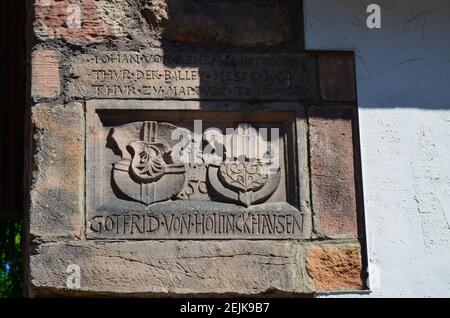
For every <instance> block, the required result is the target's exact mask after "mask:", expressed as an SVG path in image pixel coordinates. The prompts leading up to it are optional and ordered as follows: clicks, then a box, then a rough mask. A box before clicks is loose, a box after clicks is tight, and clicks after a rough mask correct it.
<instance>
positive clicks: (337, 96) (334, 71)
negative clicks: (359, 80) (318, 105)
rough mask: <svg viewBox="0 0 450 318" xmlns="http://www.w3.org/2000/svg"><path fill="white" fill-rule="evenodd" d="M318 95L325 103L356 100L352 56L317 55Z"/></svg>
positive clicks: (348, 54)
mask: <svg viewBox="0 0 450 318" xmlns="http://www.w3.org/2000/svg"><path fill="white" fill-rule="evenodd" d="M319 75H320V94H321V96H322V98H323V99H324V100H325V101H345V102H352V101H355V100H356V93H355V64H354V56H353V54H350V53H325V54H321V55H319Z"/></svg>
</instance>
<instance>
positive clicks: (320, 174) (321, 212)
mask: <svg viewBox="0 0 450 318" xmlns="http://www.w3.org/2000/svg"><path fill="white" fill-rule="evenodd" d="M355 114H356V111H355V109H353V108H351V107H345V106H326V107H311V108H310V109H309V129H310V132H309V139H310V141H309V142H310V156H311V158H310V162H311V191H312V205H313V211H314V215H315V217H314V225H315V230H316V232H317V233H318V234H319V235H321V236H327V237H355V236H357V234H358V231H357V205H356V189H355V172H354V158H353V155H354V153H353V133H352V129H353V125H352V122H353V118H354V116H355Z"/></svg>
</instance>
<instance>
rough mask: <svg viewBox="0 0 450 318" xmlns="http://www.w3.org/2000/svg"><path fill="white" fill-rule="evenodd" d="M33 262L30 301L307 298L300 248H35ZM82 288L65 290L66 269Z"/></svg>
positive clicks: (151, 244) (167, 244)
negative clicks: (82, 296)
mask: <svg viewBox="0 0 450 318" xmlns="http://www.w3.org/2000/svg"><path fill="white" fill-rule="evenodd" d="M36 253H37V254H36V255H33V256H32V257H31V284H32V287H33V289H34V290H35V296H36V294H43V293H65V294H70V293H73V294H79V293H80V292H85V293H101V294H122V295H127V294H135V295H147V296H151V295H182V294H240V295H242V294H245V295H255V294H263V293H269V294H270V293H278V294H294V293H311V292H312V291H313V290H312V289H311V286H310V285H309V284H310V280H309V278H308V275H307V273H306V267H305V255H304V249H303V247H302V246H300V245H296V244H295V243H289V242H279V243H275V242H271V243H270V244H268V243H267V242H248V241H223V242H218V241H210V242H192V241H183V242H179V241H164V242H157V241H146V242H109V243H101V242H98V243H95V242H89V243H88V242H67V243H50V244H44V245H40V246H39V247H38V248H37V250H36ZM71 264H76V265H78V266H79V267H80V271H81V286H80V287H81V288H80V289H79V290H74V291H67V290H66V282H67V276H68V274H67V273H66V269H67V266H69V265H71Z"/></svg>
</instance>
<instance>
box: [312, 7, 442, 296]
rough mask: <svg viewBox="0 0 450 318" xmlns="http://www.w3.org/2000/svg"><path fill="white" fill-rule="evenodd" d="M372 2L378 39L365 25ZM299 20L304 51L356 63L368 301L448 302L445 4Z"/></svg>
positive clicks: (326, 10)
mask: <svg viewBox="0 0 450 318" xmlns="http://www.w3.org/2000/svg"><path fill="white" fill-rule="evenodd" d="M370 3H376V4H379V5H380V6H381V8H382V28H381V29H379V30H370V29H368V28H367V26H366V18H367V16H368V14H367V13H366V8H367V5H368V4H370ZM304 11H305V12H304V15H305V26H306V30H305V45H306V49H311V50H353V51H355V55H356V72H357V86H358V104H359V118H360V134H361V147H362V150H361V151H362V167H363V186H364V196H365V198H364V200H365V215H366V227H367V229H366V230H367V236H368V239H367V242H368V254H369V275H370V282H369V283H370V288H371V291H372V292H371V293H370V294H369V295H370V296H373V297H450V1H448V0H372V1H362V0H305V1H304ZM361 295H362V296H365V295H366V294H357V293H346V294H336V295H333V296H341V297H359V296H361Z"/></svg>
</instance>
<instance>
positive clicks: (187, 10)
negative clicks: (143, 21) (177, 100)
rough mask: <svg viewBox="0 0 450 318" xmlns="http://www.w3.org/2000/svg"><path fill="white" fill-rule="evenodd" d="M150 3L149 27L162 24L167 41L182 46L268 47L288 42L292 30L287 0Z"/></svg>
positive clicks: (148, 11) (148, 10)
mask: <svg viewBox="0 0 450 318" xmlns="http://www.w3.org/2000/svg"><path fill="white" fill-rule="evenodd" d="M164 2H165V3H164ZM151 3H152V4H151V5H149V6H147V8H146V9H145V10H144V16H145V17H146V18H147V21H148V22H149V24H150V25H153V26H154V25H159V24H161V26H162V28H163V29H164V30H163V33H162V37H163V38H164V39H169V40H172V41H176V42H181V43H215V44H225V45H233V46H241V47H257V46H269V45H276V44H280V43H283V42H286V41H287V40H288V38H289V36H290V35H291V31H292V21H291V15H290V14H291V12H290V10H289V5H288V1H281V2H280V1H274V0H257V1H255V0H251V1H249V0H245V1H239V2H237V1H198V0H196V1H182V0H166V1H156V4H155V3H154V1H151Z"/></svg>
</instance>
